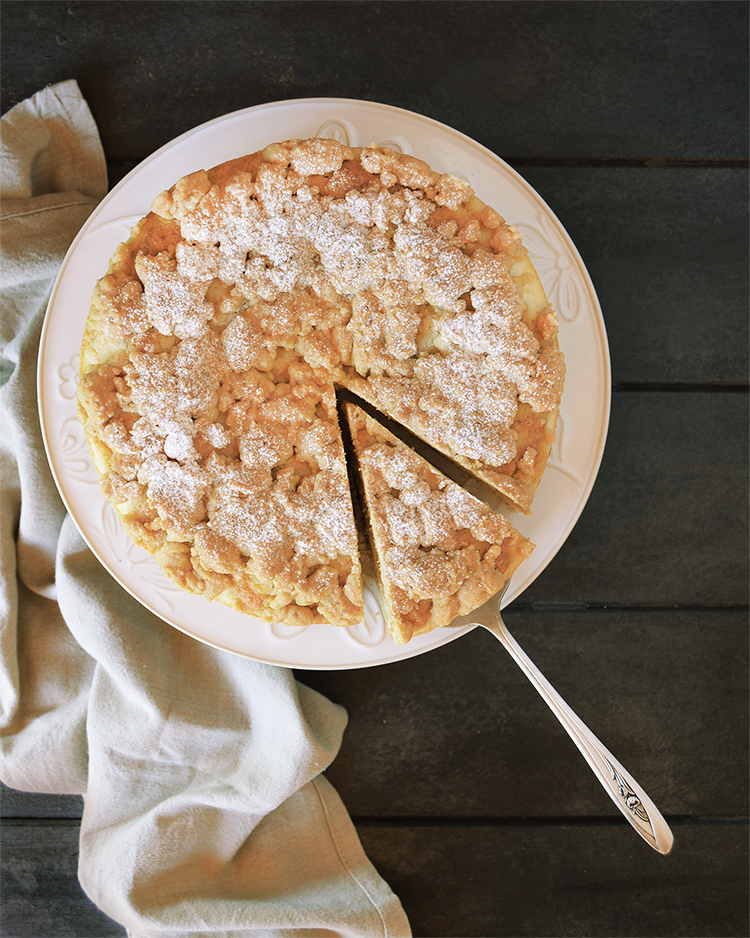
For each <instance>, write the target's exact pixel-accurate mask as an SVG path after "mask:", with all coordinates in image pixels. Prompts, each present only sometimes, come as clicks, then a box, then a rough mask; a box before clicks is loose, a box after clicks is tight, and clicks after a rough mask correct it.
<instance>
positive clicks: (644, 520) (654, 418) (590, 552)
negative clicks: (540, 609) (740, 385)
mask: <svg viewBox="0 0 750 938" xmlns="http://www.w3.org/2000/svg"><path fill="white" fill-rule="evenodd" d="M747 425H748V399H747V395H746V394H742V393H740V394H732V393H729V392H721V393H718V392H717V393H709V394H703V393H697V392H650V393H647V392H638V391H636V392H630V393H616V394H614V395H613V400H612V415H611V420H610V426H609V435H608V439H607V446H606V449H605V452H604V458H603V460H602V465H601V469H600V472H599V475H598V477H597V480H596V483H595V485H594V489H593V491H592V493H591V496H590V499H589V501H588V503H587V505H586V507H585V509H584V511H583V513H582V515H581V517H580V519H579V520H578V523H577V524H576V526H575V528H574V529H573V531H572V533H571V534H570V536H569V538H568V540H567V541H566V543H565V544H564V546H563V547H562V549H561V550H560V552H559V553H558V554H557V555H556V556H555V558H554V560H553V562H552V563H551V564H550V565H549V566H548V567H547V569H546V570H545V571H544V572H543V573H542V574H541V576H540V577H539V578H538V579H537V580H536V581H535V582H534V583H533V584H532V585H531V586H530V587H529V589H528V590H527V591H526V593H525V594H524V602H526V603H532V602H535V603H540V602H542V603H550V602H551V603H560V602H562V603H578V604H580V603H584V604H585V603H589V604H590V603H595V604H603V603H614V604H618V605H627V604H633V605H635V606H650V605H674V604H677V605H696V604H697V605H718V606H724V605H746V604H747V602H748V580H747V569H748V551H747V545H748V536H747V517H748V466H747V451H748V442H747ZM565 445H569V446H570V445H575V444H574V441H572V440H569V439H568V440H566V443H565Z"/></svg>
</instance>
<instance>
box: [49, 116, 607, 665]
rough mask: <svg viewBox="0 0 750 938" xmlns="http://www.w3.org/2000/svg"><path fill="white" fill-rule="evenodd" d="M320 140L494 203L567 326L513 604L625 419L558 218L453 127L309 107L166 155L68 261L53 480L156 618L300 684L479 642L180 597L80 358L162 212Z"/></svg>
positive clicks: (523, 525)
mask: <svg viewBox="0 0 750 938" xmlns="http://www.w3.org/2000/svg"><path fill="white" fill-rule="evenodd" d="M315 136H318V137H335V138H336V139H338V140H340V141H341V142H343V143H349V144H351V145H352V146H368V145H370V144H387V145H388V146H390V147H392V148H393V149H396V150H400V151H402V152H404V153H410V154H413V155H415V156H418V157H420V158H421V159H424V160H426V161H427V162H428V163H429V164H430V165H431V166H432V167H433V168H434V169H435V170H437V171H440V172H449V173H453V174H454V175H456V176H460V177H462V178H464V179H465V180H467V181H468V182H469V183H470V185H471V186H472V187H473V188H474V190H475V191H476V193H477V195H478V196H479V198H481V199H482V200H483V201H484V202H486V203H488V204H489V205H491V206H492V207H493V208H496V209H497V210H498V211H499V212H500V214H501V215H503V217H504V218H506V219H507V220H508V221H509V222H510V223H512V224H515V225H516V226H517V227H518V229H519V230H520V232H521V234H522V236H523V239H524V243H525V244H526V246H527V248H528V250H529V253H530V255H531V258H532V260H533V262H534V263H535V265H536V267H537V270H538V271H539V274H540V276H541V278H542V281H543V283H544V286H545V288H546V290H547V293H548V296H549V299H550V302H551V304H552V305H553V307H554V308H555V309H556V311H557V313H558V316H559V320H560V344H561V347H562V350H563V352H564V354H565V358H566V363H567V381H566V386H565V393H564V396H563V403H562V408H561V412H560V421H559V425H558V439H557V442H556V443H555V446H554V448H553V451H552V456H551V459H550V462H549V464H548V468H547V471H546V473H545V476H544V479H543V481H542V484H541V486H540V488H539V490H538V493H537V495H536V498H535V501H534V506H533V507H534V514H533V515H532V516H531V517H522V516H515V515H514V516H513V521H514V523H515V524H516V526H517V527H518V529H519V530H520V531H521V532H522V533H523V534H525V535H526V536H527V537H529V538H530V539H531V540H532V541H533V542H534V543H535V544H536V545H537V546H536V550H535V551H534V553H533V554H532V556H531V557H530V558H529V559H528V560H526V561H525V562H524V564H523V565H522V567H521V568H520V569H519V571H518V572H517V573H516V575H515V576H514V578H513V582H512V592H510V593H509V595H508V597H507V599H506V604H507V603H509V602H512V601H513V600H514V599H516V598H517V597H518V596H519V595H520V594H521V593H522V592H523V591H524V590H525V589H526V587H527V586H528V585H529V584H530V583H531V582H532V581H533V580H534V579H535V578H536V577H537V576H538V575H539V573H541V571H542V570H543V569H544V568H545V567H546V566H547V564H548V563H549V562H550V560H551V559H552V558H553V557H554V555H555V554H556V553H557V551H558V550H559V549H560V547H561V546H562V544H563V543H564V541H565V539H566V538H567V536H568V534H569V533H570V531H571V530H572V528H573V526H574V524H575V523H576V521H577V519H578V517H579V515H580V513H581V511H582V510H583V507H584V505H585V503H586V500H587V499H588V496H589V493H590V491H591V487H592V485H593V483H594V479H595V477H596V474H597V471H598V469H599V464H600V461H601V456H602V452H603V448H604V442H605V438H606V433H607V426H608V421H609V407H610V372H609V352H608V345H607V338H606V333H605V329H604V322H603V319H602V314H601V309H600V307H599V304H598V301H597V298H596V294H595V292H594V288H593V285H592V283H591V280H590V278H589V276H588V273H587V271H586V269H585V267H584V264H583V261H582V260H581V258H580V256H579V254H578V252H577V250H576V248H575V246H574V245H573V243H572V241H571V239H570V238H569V237H568V235H567V233H566V232H565V230H564V229H563V227H562V225H561V224H560V222H559V221H558V220H557V218H556V217H555V216H554V214H553V213H552V212H551V211H550V209H549V208H548V206H547V205H546V204H545V203H544V201H543V200H542V199H541V198H540V197H539V196H538V195H537V193H536V192H535V191H534V190H533V189H532V188H531V186H529V185H528V183H526V182H525V181H524V180H523V179H522V178H521V177H520V176H519V175H518V174H517V173H516V172H515V171H514V170H513V169H511V168H510V167H509V166H508V165H507V164H505V163H504V162H503V161H502V160H500V159H499V158H498V157H497V156H495V155H494V154H493V153H491V152H490V151H489V150H487V149H485V148H484V147H482V146H481V145H479V144H478V143H476V142H475V141H473V140H471V139H469V138H468V137H466V136H464V135H463V134H461V133H459V132H458V131H456V130H453V129H451V128H450V127H447V126H445V125H444V124H440V123H437V122H436V121H433V120H430V119H428V118H426V117H422V116H420V115H418V114H414V113H411V112H409V111H404V110H401V109H398V108H393V107H389V106H385V105H382V104H375V103H372V102H368V101H355V100H348V99H338V98H307V99H301V100H292V101H282V102H278V103H274V104H266V105H261V106H259V107H253V108H248V109H246V110H242V111H236V112H234V113H232V114H227V115H226V116H224V117H220V118H217V119H216V120H213V121H210V122H209V123H207V124H203V125H201V126H199V127H197V128H195V129H194V130H192V131H189V132H188V133H186V134H183V135H182V136H181V137H178V138H177V139H176V140H174V141H172V142H171V143H169V144H167V145H166V146H164V147H162V148H161V149H160V150H158V151H157V152H156V153H154V154H153V155H152V156H150V157H149V158H148V159H147V160H145V161H144V162H143V163H141V164H140V165H139V166H138V167H136V169H134V170H133V171H132V172H131V173H130V174H129V175H128V176H126V177H125V178H124V179H123V180H122V181H121V182H120V183H119V184H118V185H117V186H116V187H115V188H114V189H113V190H112V191H111V192H110V193H109V195H108V196H107V197H106V198H105V199H104V200H103V201H102V202H101V203H100V205H99V206H98V207H97V208H96V209H95V211H94V212H93V213H92V215H91V216H90V218H89V220H88V221H87V223H86V224H85V225H84V226H83V228H82V230H81V231H80V233H79V234H78V236H77V237H76V239H75V241H74V242H73V244H72V246H71V248H70V251H69V252H68V255H67V257H66V259H65V262H64V263H63V266H62V268H61V270H60V274H59V276H58V278H57V282H56V284H55V288H54V290H53V293H52V296H51V299H50V303H49V309H48V312H47V317H46V321H45V324H44V331H43V333H42V341H41V348H40V354H39V378H38V381H39V387H38V391H39V407H40V415H41V423H42V432H43V434H44V440H45V446H46V448H47V454H48V457H49V461H50V465H51V467H52V472H53V475H54V477H55V480H56V482H57V485H58V487H59V489H60V492H61V495H62V498H63V501H64V502H65V505H66V507H67V509H68V511H69V512H70V514H71V516H72V517H73V519H74V521H75V522H76V524H77V525H78V527H79V529H80V531H81V533H82V534H83V536H84V538H85V539H86V541H87V542H88V544H89V546H90V547H91V549H92V550H93V551H94V553H95V554H96V556H97V557H98V558H99V560H100V561H101V562H102V564H103V565H104V566H105V568H106V569H107V570H108V571H109V572H110V573H111V575H112V576H114V577H115V578H116V579H117V580H118V581H119V582H120V583H121V584H122V585H123V586H124V587H125V589H127V590H128V591H129V592H130V593H132V595H133V596H135V597H136V598H137V599H138V600H139V601H140V602H141V603H142V604H143V605H144V606H146V607H147V608H148V609H150V610H152V611H153V612H154V613H156V614H157V615H158V616H160V617H161V618H162V619H164V620H165V621H166V622H169V623H170V624H171V625H173V626H175V627H176V628H178V629H180V630H182V631H183V632H186V633H188V634H189V635H192V636H193V637H195V638H196V639H199V640H200V641H203V642H207V643H208V644H211V645H214V646H216V647H219V648H223V649H225V650H227V651H231V652H234V653H236V654H240V655H244V656H247V657H250V658H254V659H256V660H260V661H265V662H268V663H271V664H278V665H285V666H289V667H296V668H311V669H335V668H359V667H369V666H372V665H376V664H385V663H388V662H391V661H398V660H401V659H404V658H409V657H412V656H414V655H419V654H422V653H423V652H425V651H429V650H430V649H432V648H435V647H437V646H439V645H443V644H445V643H446V642H450V641H453V640H455V639H456V638H458V637H459V636H460V635H461V634H463V633H464V632H465V631H466V629H439V630H437V631H436V632H432V633H430V634H429V635H425V636H421V637H419V638H416V639H413V640H412V641H411V642H410V643H409V644H408V645H406V646H399V645H396V644H395V643H394V642H392V641H391V639H390V638H389V637H388V636H387V634H386V632H385V628H384V623H383V619H382V616H381V614H380V611H379V609H378V604H377V600H376V593H374V592H372V590H369V594H368V598H367V612H366V616H365V621H364V622H363V623H362V624H361V626H359V627H355V628H351V629H339V628H336V627H334V626H310V627H308V628H307V629H301V630H300V629H292V628H289V627H283V626H272V625H269V624H267V623H264V622H261V621H260V620H257V619H253V618H250V617H248V616H243V615H240V614H239V613H236V612H233V611H232V610H230V609H227V608H225V607H224V606H222V605H221V604H219V603H208V602H207V601H206V600H205V599H203V598H202V597H200V596H193V595H191V594H189V593H186V592H184V591H183V590H180V589H179V588H178V587H176V586H174V585H173V584H172V583H171V582H170V581H169V580H167V578H166V577H165V576H164V575H163V574H162V572H161V570H160V568H159V567H158V565H157V564H156V562H155V561H154V560H153V559H152V558H151V557H150V555H148V554H147V553H146V552H145V551H143V550H141V549H140V548H137V547H136V546H135V545H134V544H133V543H132V542H131V541H130V540H129V538H128V537H127V536H126V535H125V533H124V531H123V529H122V527H121V525H120V522H119V520H118V516H117V513H116V511H115V509H114V507H113V506H112V505H111V504H110V502H109V501H107V500H106V499H105V498H104V497H103V495H102V494H101V492H100V489H99V482H98V477H97V474H96V471H95V469H94V467H93V463H92V461H91V458H90V456H89V452H88V447H87V444H86V441H85V439H84V436H83V433H82V430H81V426H80V424H79V422H78V418H77V415H76V389H77V379H78V353H79V348H80V342H81V337H82V335H83V330H84V326H85V322H86V317H87V314H88V308H89V301H90V298H91V294H92V292H93V289H94V284H95V283H96V281H97V279H98V278H99V277H100V276H102V274H103V273H104V272H105V271H106V269H107V265H108V262H109V259H110V257H111V256H112V254H113V253H114V251H115V249H116V247H117V245H118V244H119V243H120V242H121V241H124V240H126V239H127V237H128V236H129V233H130V228H131V226H132V225H133V224H135V222H136V221H138V220H139V219H140V218H141V217H142V216H143V215H145V214H146V213H147V212H148V210H149V207H150V205H151V201H152V200H153V198H154V197H155V196H156V195H158V194H159V193H160V192H162V191H163V190H164V189H167V188H169V186H171V185H172V184H173V183H174V182H176V180H177V179H179V178H180V177H181V176H183V175H186V174H187V173H190V172H193V171H195V170H197V169H201V168H205V169H208V168H210V167H211V166H214V165H216V164H218V163H222V162H224V161H225V160H228V159H232V158H234V157H238V156H242V155H244V154H245V153H252V152H254V151H256V150H258V149H261V148H262V147H264V146H266V145H267V144H268V143H272V142H275V141H277V140H285V139H290V138H295V137H297V138H307V137H315ZM467 487H470V485H469V486H467Z"/></svg>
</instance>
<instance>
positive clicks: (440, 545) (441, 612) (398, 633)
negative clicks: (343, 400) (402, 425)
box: [345, 403, 533, 644]
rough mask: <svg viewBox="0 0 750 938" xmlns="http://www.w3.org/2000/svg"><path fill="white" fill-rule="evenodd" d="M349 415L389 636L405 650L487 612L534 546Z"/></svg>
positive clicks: (349, 408) (356, 413) (389, 437)
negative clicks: (471, 615) (421, 637)
mask: <svg viewBox="0 0 750 938" xmlns="http://www.w3.org/2000/svg"><path fill="white" fill-rule="evenodd" d="M345 410H346V417H347V421H348V423H349V428H350V432H351V438H352V446H353V449H354V453H355V458H356V463H357V469H358V472H359V479H360V484H361V491H362V500H363V503H364V507H365V511H366V515H367V523H368V531H369V534H370V540H371V545H372V552H373V555H374V557H375V562H376V568H377V572H378V579H379V583H380V591H381V595H382V597H383V601H384V606H385V616H386V622H387V625H388V631H389V633H390V635H391V637H392V638H393V640H394V641H395V642H397V643H398V644H405V643H406V642H408V641H409V640H410V639H411V638H413V637H414V636H415V635H423V634H425V633H426V632H430V631H432V630H433V629H436V628H439V627H441V626H446V625H448V624H450V622H452V621H453V619H455V618H456V616H460V615H464V614H466V613H469V612H472V611H473V610H474V609H476V608H477V607H478V606H481V605H482V603H484V602H485V601H486V600H487V599H489V598H490V596H493V595H494V594H495V593H496V592H497V591H498V590H499V589H500V588H501V587H502V585H503V583H504V582H505V581H506V580H507V579H508V578H509V577H510V576H511V575H512V573H513V572H514V571H515V570H516V569H517V568H518V566H519V564H520V563H521V562H522V561H523V560H524V559H525V558H526V557H528V556H529V554H530V553H531V551H532V549H533V545H532V544H531V543H530V542H529V541H528V540H526V539H525V538H524V537H523V536H522V535H520V534H519V533H518V532H517V531H515V530H514V529H513V527H512V526H511V525H510V523H509V522H508V521H507V520H506V519H505V518H503V517H502V516H501V515H499V514H497V513H495V512H493V511H492V510H491V509H490V508H489V507H488V506H487V505H485V504H484V502H481V501H479V499H477V498H475V497H474V496H473V495H470V494H469V493H468V492H467V491H466V490H465V489H463V488H461V486H459V485H456V483H455V482H452V481H451V480H450V479H448V478H447V477H446V476H444V475H443V474H442V473H441V472H438V471H437V469H435V468H434V466H432V465H430V463H428V462H427V461H426V460H424V459H423V458H422V457H421V456H419V455H418V454H417V453H416V452H414V450H412V449H410V448H409V447H408V446H406V445H405V444H404V443H403V442H401V441H400V440H398V439H397V438H396V437H395V436H393V434H391V433H390V432H389V431H388V430H386V429H385V427H383V426H382V425H381V424H380V423H378V422H377V421H376V420H374V419H373V418H372V417H369V416H367V415H366V414H365V413H364V411H363V410H361V408H359V407H356V406H355V405H353V404H350V403H348V404H346V405H345Z"/></svg>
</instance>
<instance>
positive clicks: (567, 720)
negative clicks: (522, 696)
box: [465, 604, 674, 854]
mask: <svg viewBox="0 0 750 938" xmlns="http://www.w3.org/2000/svg"><path fill="white" fill-rule="evenodd" d="M498 605H499V604H498ZM481 611H482V612H483V611H484V610H481ZM477 612H480V610H477ZM474 616H476V613H473V614H472V617H471V621H473V622H476V624H478V625H482V626H484V628H486V629H488V630H489V631H490V632H492V634H493V635H494V636H495V637H496V638H497V639H499V641H500V642H501V643H502V644H503V645H504V646H505V648H506V650H507V651H508V652H509V653H510V655H511V656H512V657H513V659H514V660H515V662H516V664H517V665H518V666H519V667H520V668H521V670H522V671H523V672H524V674H525V675H526V677H527V678H528V679H529V680H530V681H531V683H532V684H533V685H534V687H535V688H536V689H537V690H538V691H539V693H540V694H541V696H542V697H543V698H544V700H545V702H546V704H547V706H548V707H549V708H550V710H551V711H552V712H553V713H554V714H555V716H556V717H557V718H558V720H559V721H560V723H562V725H563V726H564V727H565V729H566V730H567V731H568V734H569V735H570V737H571V739H572V740H573V742H574V743H575V744H576V746H578V748H579V750H580V751H581V753H582V755H583V757H584V759H585V760H586V761H587V762H588V764H589V766H590V767H591V769H592V770H593V772H594V774H595V775H596V777H597V778H598V779H599V781H600V782H601V784H602V785H603V787H604V789H605V790H606V792H607V793H608V795H609V796H610V798H611V799H612V800H613V801H614V803H615V804H616V805H617V807H618V808H619V809H620V811H622V813H623V814H624V815H625V817H626V818H627V819H628V821H630V823H631V824H632V825H633V827H634V828H635V829H636V831H637V832H638V833H639V834H640V835H641V837H642V838H643V839H644V840H645V841H646V843H648V844H649V845H650V846H652V847H653V848H654V850H657V851H658V852H659V853H664V854H667V853H669V851H670V850H671V849H672V844H673V842H674V837H673V836H672V831H671V830H670V829H669V825H668V824H667V822H666V821H665V820H664V818H663V817H662V815H661V814H660V813H659V810H658V808H657V807H656V805H655V804H654V803H653V801H651V799H650V798H649V797H648V795H647V794H646V792H645V791H644V790H643V789H642V788H641V786H640V785H639V784H638V782H636V780H635V779H634V778H633V777H632V775H630V773H629V772H628V771H627V770H626V769H625V768H623V766H622V765H621V764H620V763H619V762H618V761H617V759H615V757H614V756H613V755H612V753H611V752H610V751H609V750H608V749H607V748H606V747H605V746H604V745H603V743H602V742H600V740H598V739H597V738H596V736H594V734H593V733H592V732H591V730H590V729H589V728H588V727H587V726H586V724H585V723H584V722H583V721H582V720H581V719H580V718H579V717H578V716H577V715H576V714H575V713H574V712H573V710H571V708H570V707H569V706H568V704H567V703H565V701H564V700H563V699H562V697H561V696H560V695H559V694H558V692H557V691H556V690H555V689H554V687H553V686H552V685H551V684H550V682H549V681H548V680H547V678H546V677H545V676H544V675H543V674H542V672H541V671H540V670H539V668H537V666H536V665H535V664H534V662H533V661H532V660H531V658H529V656H528V655H527V654H526V652H525V651H524V650H523V649H522V648H521V646H520V645H519V644H518V642H517V641H516V640H515V638H513V636H512V635H511V634H510V632H509V631H508V629H507V627H506V626H505V623H504V622H503V621H502V619H501V617H500V613H499V611H498V609H497V607H496V610H495V611H494V613H493V614H492V615H491V616H490V615H487V616H482V618H483V619H484V620H485V621H477V619H478V617H477V618H473V617H474ZM465 618H466V619H467V620H468V619H470V617H469V616H466V617H465Z"/></svg>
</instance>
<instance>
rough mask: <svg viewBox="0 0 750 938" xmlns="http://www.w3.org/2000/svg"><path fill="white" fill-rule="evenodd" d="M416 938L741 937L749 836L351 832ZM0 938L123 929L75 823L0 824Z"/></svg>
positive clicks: (535, 830) (594, 829) (425, 829)
mask: <svg viewBox="0 0 750 938" xmlns="http://www.w3.org/2000/svg"><path fill="white" fill-rule="evenodd" d="M358 832H359V834H360V838H361V840H362V843H363V846H364V847H365V850H366V851H367V853H368V855H369V856H370V857H371V858H372V860H373V862H374V864H375V866H376V868H377V869H378V870H379V871H380V872H381V874H382V875H383V876H385V877H386V879H387V880H388V881H389V882H390V883H391V885H392V887H393V889H394V891H395V892H396V894H397V895H398V896H399V897H400V898H401V900H402V902H403V904H404V907H405V909H406V912H407V914H408V916H409V918H410V921H411V925H412V929H413V932H414V934H415V935H419V936H420V938H431V936H435V938H438V936H456V938H458V936H467V935H473V936H493V938H502V936H506V935H507V936H513V938H522V936H529V938H538V936H540V935H545V936H549V938H552V936H558V935H559V936H567V935H579V936H580V935H596V936H600V938H604V936H615V938H628V936H633V938H641V936H644V935H648V936H650V938H657V936H676V938H689V936H700V938H704V936H706V935H711V936H712V938H719V936H741V938H742V936H745V935H747V934H748V931H747V928H748V921H747V829H746V827H742V826H739V825H736V824H727V823H719V822H714V823H710V824H689V823H685V822H680V823H678V824H676V825H675V848H674V850H673V852H672V853H671V854H670V855H669V856H668V857H662V856H659V855H658V854H656V853H654V852H653V851H652V850H650V849H649V847H647V846H646V845H645V844H644V843H643V842H642V841H641V840H640V839H639V838H638V837H637V836H636V835H635V834H633V832H632V831H631V829H630V828H629V827H628V826H627V825H625V822H622V823H621V824H618V823H612V824H603V825H602V824H600V825H594V826H583V825H575V824H570V825H564V824H532V823H528V824H518V825H514V824H500V825H480V826H467V825H460V826H436V825H432V826H415V825H411V826H405V827H395V826H393V825H384V826H372V825H362V824H360V825H359V826H358ZM3 842H4V843H3V852H2V861H1V862H2V866H1V869H2V876H3V882H2V893H3V914H2V933H3V935H4V936H5V938H62V936H66V935H67V936H71V935H73V936H78V938H109V936H113V935H124V934H125V931H124V929H122V928H121V927H120V926H119V925H117V924H116V923H114V922H112V921H111V920H110V919H109V918H107V917H106V916H105V915H103V914H102V913H101V912H100V911H99V910H98V909H97V908H96V907H94V906H93V905H92V904H91V903H90V902H89V900H88V899H87V898H86V896H85V895H84V894H83V893H82V891H81V889H80V886H79V885H78V881H77V878H76V864H77V852H78V833H77V827H76V826H70V825H65V826H60V825H50V824H38V825H24V826H23V827H10V826H7V824H6V826H5V827H4V828H3Z"/></svg>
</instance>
